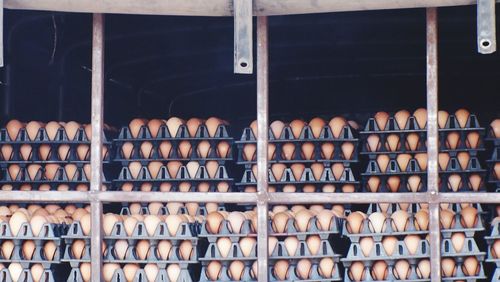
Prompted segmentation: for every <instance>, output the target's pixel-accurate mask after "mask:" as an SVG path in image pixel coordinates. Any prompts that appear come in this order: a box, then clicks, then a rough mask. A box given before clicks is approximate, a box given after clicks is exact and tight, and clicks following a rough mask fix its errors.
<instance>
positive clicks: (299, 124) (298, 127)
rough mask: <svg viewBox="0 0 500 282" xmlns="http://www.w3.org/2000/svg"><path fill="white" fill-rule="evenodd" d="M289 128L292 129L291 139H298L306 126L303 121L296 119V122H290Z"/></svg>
mask: <svg viewBox="0 0 500 282" xmlns="http://www.w3.org/2000/svg"><path fill="white" fill-rule="evenodd" d="M289 126H290V128H291V129H292V134H293V137H294V138H296V139H297V138H299V137H300V134H301V133H302V130H303V129H304V127H305V126H306V123H305V122H304V121H303V120H299V119H296V120H293V121H292V122H290V125H289ZM275 136H276V135H275Z"/></svg>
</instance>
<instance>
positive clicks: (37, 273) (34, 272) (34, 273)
mask: <svg viewBox="0 0 500 282" xmlns="http://www.w3.org/2000/svg"><path fill="white" fill-rule="evenodd" d="M30 272H31V277H32V278H33V282H40V281H41V280H42V276H43V273H44V272H45V269H44V268H43V266H42V264H40V263H35V264H33V265H32V266H31V268H30Z"/></svg>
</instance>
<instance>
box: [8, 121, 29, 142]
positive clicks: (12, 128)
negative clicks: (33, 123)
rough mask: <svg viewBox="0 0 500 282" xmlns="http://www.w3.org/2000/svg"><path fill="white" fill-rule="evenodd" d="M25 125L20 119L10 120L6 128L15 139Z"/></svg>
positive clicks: (10, 137) (11, 138)
mask: <svg viewBox="0 0 500 282" xmlns="http://www.w3.org/2000/svg"><path fill="white" fill-rule="evenodd" d="M23 127H24V125H23V123H22V122H20V121H18V120H15V119H13V120H10V121H9V122H8V123H7V124H6V125H5V128H6V129H7V134H8V135H9V139H10V140H12V141H15V140H16V139H17V135H18V134H19V130H21V128H23Z"/></svg>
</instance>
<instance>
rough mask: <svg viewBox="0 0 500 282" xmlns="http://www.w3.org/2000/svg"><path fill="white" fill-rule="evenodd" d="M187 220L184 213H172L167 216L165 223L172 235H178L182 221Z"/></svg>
mask: <svg viewBox="0 0 500 282" xmlns="http://www.w3.org/2000/svg"><path fill="white" fill-rule="evenodd" d="M185 221H186V219H185V217H184V216H183V215H179V214H170V215H167V216H166V217H165V223H166V224H167V229H168V232H169V234H170V236H176V235H177V232H178V230H179V228H180V226H181V224H182V223H184V222H185Z"/></svg>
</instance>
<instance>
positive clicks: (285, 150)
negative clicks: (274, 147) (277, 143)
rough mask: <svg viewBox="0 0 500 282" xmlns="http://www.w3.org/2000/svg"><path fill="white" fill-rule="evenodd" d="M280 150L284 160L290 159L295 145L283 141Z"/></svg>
mask: <svg viewBox="0 0 500 282" xmlns="http://www.w3.org/2000/svg"><path fill="white" fill-rule="evenodd" d="M281 151H282V154H283V158H284V159H285V160H291V159H293V157H294V153H295V145H294V144H293V143H285V144H283V145H282V147H281Z"/></svg>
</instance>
